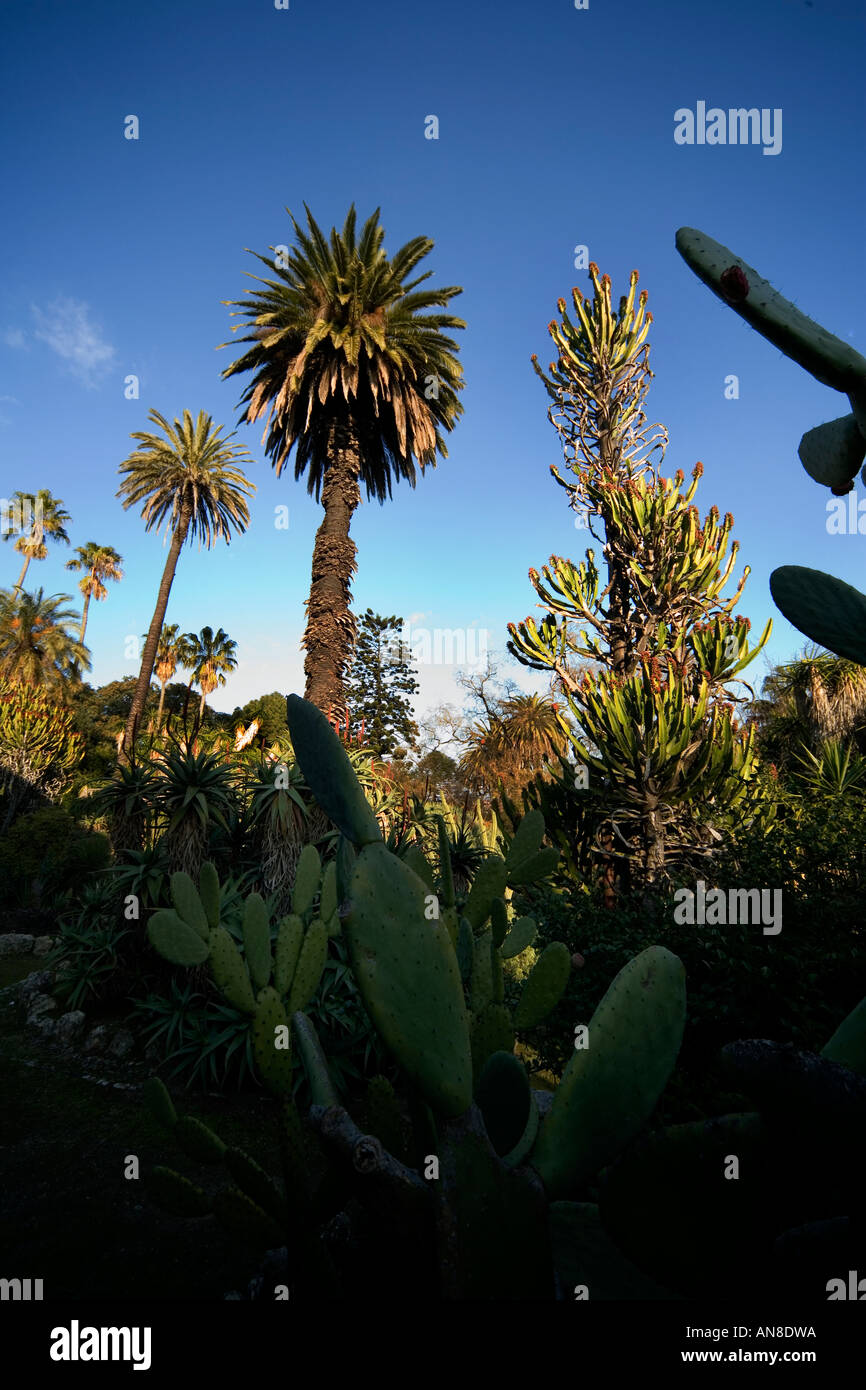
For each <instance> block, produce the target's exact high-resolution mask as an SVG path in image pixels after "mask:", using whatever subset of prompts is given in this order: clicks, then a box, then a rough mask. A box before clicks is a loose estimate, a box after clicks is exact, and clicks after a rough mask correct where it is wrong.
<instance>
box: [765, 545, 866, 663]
mask: <svg viewBox="0 0 866 1390" xmlns="http://www.w3.org/2000/svg"><path fill="white" fill-rule="evenodd" d="M770 593H771V594H772V595H773V602H774V603H775V604H776V607H777V608H779V609H780V610H781V612H782V613H784V615H785V617H786V618H787V619H788V622H789V623H792V624H793V626H794V627H796V628H797V629H799V631H800V632H803V633H805V634H806V636H807V637H810V638H811V639H812V641H813V642H817V643H818V645H819V646H821V647H826V648H827V649H828V650H829V651H831V652H835V653H836V655H837V656H841V657H844V658H845V659H846V660H847V661H856V662H859V664H860V665H861V666H864V665H866V594H861V593H860V591H859V589H855V588H854V587H853V586H852V585H851V584H846V583H845V582H844V580H842V579H834V577H833V576H832V575H831V574H824V573H823V571H822V570H813V569H807V568H806V567H805V566H804V565H782V566H780V568H779V569H777V570H773V573H772V574H771V575H770Z"/></svg>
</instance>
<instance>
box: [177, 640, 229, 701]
mask: <svg viewBox="0 0 866 1390" xmlns="http://www.w3.org/2000/svg"><path fill="white" fill-rule="evenodd" d="M184 643H185V656H184V663H183V664H184V666H188V667H190V669H191V670H192V683H193V685H195V684H198V685H200V686H201V704H200V705H199V711H198V717H199V719H201V717H202V715H203V714H204V705H205V700H206V699H207V697H208V695H210V694H211V692H212V691H214V690H216V688H217V686H219V685H225V683H226V678H225V676H224V675H223V672H224V671H234V670H236V668H237V664H238V663H237V658H236V657H235V652H236V651H237V645H238V644H237V642H233V641H232V639H231V638H230V637H229V635H228V633H227V632H223V630H222V628H220V630H219V632H217V634H216V635H214V632H213V629H212V628H209V627H203V628H202V630H201V632H199V633H195V632H188V633H186V635H185V637H184Z"/></svg>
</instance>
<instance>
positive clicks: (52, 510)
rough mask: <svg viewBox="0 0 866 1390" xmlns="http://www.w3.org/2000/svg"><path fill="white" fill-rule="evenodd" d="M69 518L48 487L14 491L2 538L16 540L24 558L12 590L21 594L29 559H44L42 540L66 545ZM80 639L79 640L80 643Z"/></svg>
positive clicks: (44, 545)
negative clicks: (31, 490) (34, 490)
mask: <svg viewBox="0 0 866 1390" xmlns="http://www.w3.org/2000/svg"><path fill="white" fill-rule="evenodd" d="M71 520H72V517H71V516H70V515H69V513H68V512H67V511H64V509H63V503H62V501H61V500H60V498H59V497H52V495H51V493H50V491H49V490H48V488H40V489H39V491H38V492H16V493H15V494H14V495H13V497H12V503H11V506H10V507H9V516H8V518H7V521H8V523H9V524H7V525H6V527H5V528H4V533H3V539H4V540H5V541H9V540H11V539H12V538H13V536H14V537H16V538H17V539H16V541H15V549H16V550H17V551H18V553H19V555H23V556H24V564H23V565H22V566H21V573H20V574H19V576H18V583H17V584H16V585H15V588H16V589H18V590H19V591H21V590H22V589H23V586H24V579H25V577H26V575H27V570H28V567H29V565H30V561H31V560H44V559H45V558H46V556H47V555H48V547H47V545H46V544H45V539H46V537H48V538H49V539H50V540H53V541H63V543H64V544H65V545H69V543H70V542H69V537H68V536H67V534H66V530H65V527H66V523H67V522H68V521H71ZM83 640H84V639H83V638H82V641H83Z"/></svg>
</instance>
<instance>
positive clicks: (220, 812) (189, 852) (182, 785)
mask: <svg viewBox="0 0 866 1390" xmlns="http://www.w3.org/2000/svg"><path fill="white" fill-rule="evenodd" d="M157 766H158V771H157V774H156V799H157V804H158V805H159V808H160V811H161V812H162V814H163V816H164V817H165V818H166V820H167V825H166V830H165V836H164V845H165V849H166V851H167V853H168V858H169V862H170V864H171V867H172V869H173V870H174V871H175V872H177V871H182V872H184V873H188V874H190V875H196V874H198V871H199V867H200V865H201V862H202V859H203V858H204V852H205V849H206V847H207V841H208V834H209V832H210V831H211V829H212V828H213V826H215V825H216V826H220V827H221V828H222V829H226V828H227V824H228V819H229V816H230V815H231V812H232V809H233V806H234V804H235V802H234V795H233V793H234V784H235V773H234V771H233V769H232V768H231V767H230V766H228V765H227V764H226V763H225V762H223V761H222V760H221V759H220V758H218V757H217V756H216V755H215V754H213V753H203V752H202V753H193V752H192V751H190V750H183V751H178V750H176V751H172V752H170V753H164V754H160V755H159V757H158V758H157Z"/></svg>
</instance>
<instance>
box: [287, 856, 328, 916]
mask: <svg viewBox="0 0 866 1390" xmlns="http://www.w3.org/2000/svg"><path fill="white" fill-rule="evenodd" d="M321 877H322V861H321V859H320V858H319V851H318V850H317V849H316V846H315V845H304V848H303V849H302V850H301V857H300V859H299V860H298V866H297V868H296V870H295V886H294V888H293V890H292V912H293V913H294V914H295V916H296V917H303V915H304V913H305V912H309V910H310V908H311V907H312V906H313V901H314V899H315V897H316V894H317V893H318V891H319V884H320V881H321Z"/></svg>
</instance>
